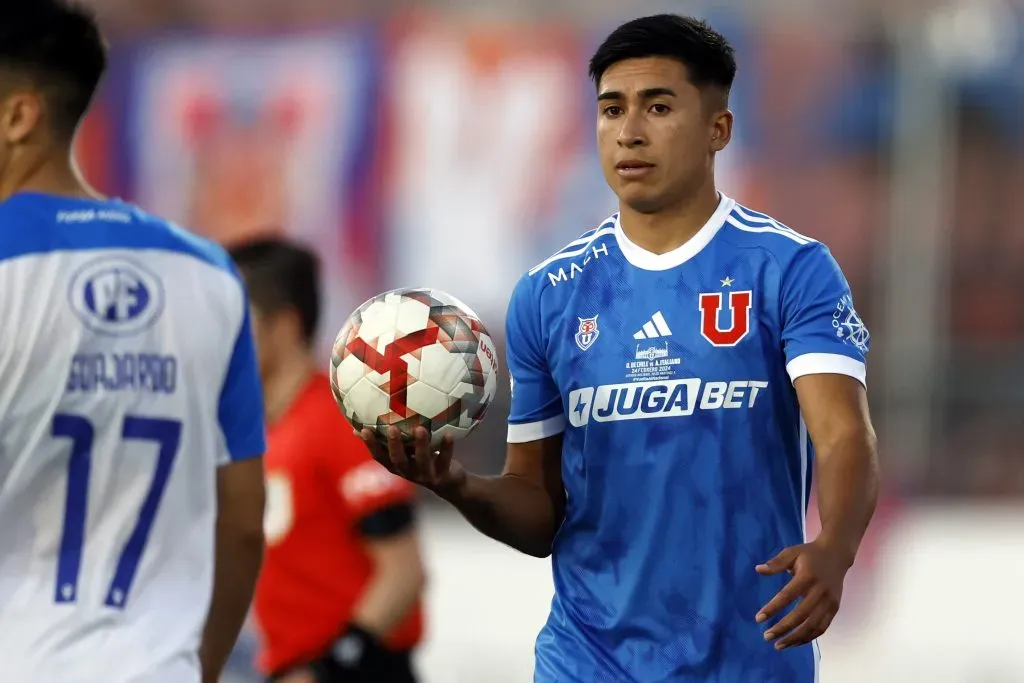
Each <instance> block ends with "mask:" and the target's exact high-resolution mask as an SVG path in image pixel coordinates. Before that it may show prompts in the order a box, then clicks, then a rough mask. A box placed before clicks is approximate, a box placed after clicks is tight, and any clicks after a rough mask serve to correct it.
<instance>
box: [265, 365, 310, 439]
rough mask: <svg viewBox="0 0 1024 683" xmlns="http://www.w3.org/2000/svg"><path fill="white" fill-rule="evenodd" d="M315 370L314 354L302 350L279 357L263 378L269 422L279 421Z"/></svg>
mask: <svg viewBox="0 0 1024 683" xmlns="http://www.w3.org/2000/svg"><path fill="white" fill-rule="evenodd" d="M314 372H315V363H314V362H313V357H312V354H310V353H309V352H308V351H305V350H301V351H296V352H295V353H292V354H289V355H288V356H286V357H284V358H282V359H279V362H278V363H277V364H276V366H275V368H274V370H273V371H272V372H268V373H266V375H265V376H264V378H263V402H264V407H265V409H266V415H267V422H270V423H274V422H277V420H279V419H280V418H281V417H282V416H283V415H284V414H285V413H286V412H288V409H289V408H291V406H292V403H294V402H295V399H296V398H297V397H298V395H299V392H301V391H302V389H303V387H305V386H306V383H307V382H308V381H309V378H310V377H312V375H313V373H314Z"/></svg>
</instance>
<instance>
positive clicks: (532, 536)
mask: <svg viewBox="0 0 1024 683" xmlns="http://www.w3.org/2000/svg"><path fill="white" fill-rule="evenodd" d="M442 497H443V498H444V499H445V500H447V501H448V502H450V503H451V504H452V505H454V506H455V508H456V509H457V510H458V511H459V512H461V513H462V516H463V517H465V518H466V519H467V520H468V521H469V523H470V524H472V525H473V526H474V527H476V528H477V529H478V530H479V531H481V532H482V533H484V534H486V535H487V536H490V537H491V538H493V539H495V540H497V541H501V542H502V543H504V544H506V545H508V546H511V547H513V548H515V549H516V550H518V551H520V552H523V553H526V554H527V555H533V556H534V557H547V556H548V555H550V554H551V544H552V543H553V541H554V538H555V532H556V531H558V526H559V524H561V521H562V514H563V511H562V510H561V509H559V508H558V506H556V504H555V503H554V502H553V501H552V499H551V496H550V495H548V492H547V491H545V490H544V488H543V487H541V486H538V485H536V484H534V483H533V482H531V481H529V480H527V479H525V478H523V477H519V476H516V475H512V474H504V475H501V476H499V477H479V476H475V475H468V476H467V477H466V481H465V483H464V484H463V485H462V486H461V487H459V489H458V490H457V491H453V492H447V493H443V494H442Z"/></svg>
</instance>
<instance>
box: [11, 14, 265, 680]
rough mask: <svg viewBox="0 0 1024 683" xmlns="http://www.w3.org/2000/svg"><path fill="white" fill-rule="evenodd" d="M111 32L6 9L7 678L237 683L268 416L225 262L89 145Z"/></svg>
mask: <svg viewBox="0 0 1024 683" xmlns="http://www.w3.org/2000/svg"><path fill="white" fill-rule="evenodd" d="M106 61H107V53H106V47H105V44H104V41H103V38H102V36H101V34H100V31H99V27H98V26H97V24H96V21H95V19H94V17H93V16H92V14H91V13H90V12H89V11H88V10H86V9H84V8H82V7H80V6H78V5H76V4H74V3H70V2H62V1H58V0H33V1H32V2H22V3H6V4H5V5H4V9H2V10H0V225H2V226H3V227H2V229H0V320H3V322H4V328H3V329H4V332H3V334H4V335H5V336H4V339H3V341H2V342H0V520H2V523H0V644H2V649H3V656H2V657H0V680H3V681H46V682H47V683H65V682H69V683H70V682H72V681H105V682H107V683H128V681H147V682H150V683H199V681H200V680H202V681H204V683H215V681H217V680H218V679H219V677H220V673H221V670H222V669H223V667H224V662H225V660H226V659H227V656H228V654H229V653H230V652H231V649H232V647H233V646H234V644H235V641H236V639H237V637H238V633H239V630H240V629H241V627H242V624H243V621H244V619H245V615H246V613H247V611H248V609H249V605H250V603H251V600H252V595H253V588H254V585H255V582H256V576H257V574H258V572H259V567H260V562H261V559H262V555H263V547H264V542H263V512H264V509H263V500H264V473H263V464H262V455H263V451H264V448H265V445H266V444H265V433H264V421H263V399H262V393H261V387H260V381H259V373H258V368H257V365H256V352H255V350H254V347H253V338H252V331H251V325H250V318H249V306H248V302H247V300H246V296H245V289H244V286H243V284H242V282H241V279H240V278H239V276H238V273H237V271H236V270H235V269H234V267H233V265H232V263H231V260H230V259H229V258H228V255H227V254H226V253H225V252H224V250H223V249H221V248H220V247H218V246H216V245H214V244H212V243H210V242H208V241H206V240H203V239H200V238H198V237H196V236H194V235H191V234H189V233H186V232H184V231H183V230H181V229H180V228H177V227H175V226H174V225H172V224H170V223H168V222H167V221H164V220H162V219H160V218H157V217H155V216H151V215H149V214H147V213H145V212H143V211H141V210H140V209H138V208H137V207H135V206H132V205H130V204H126V203H124V202H121V201H119V200H112V199H107V198H104V197H101V196H99V195H98V194H96V193H95V192H94V191H93V190H92V189H91V188H90V187H88V185H87V184H86V183H85V182H84V181H83V180H82V178H81V177H80V176H79V173H78V169H77V167H76V165H75V163H74V161H73V160H72V158H71V149H72V144H73V141H74V139H75V137H76V132H77V130H78V127H79V124H80V122H81V120H82V117H83V115H84V114H85V112H86V111H87V109H88V108H89V105H90V102H91V100H92V98H93V95H94V92H95V90H96V88H97V85H98V83H99V81H100V79H101V77H102V75H103V73H104V71H105V69H106Z"/></svg>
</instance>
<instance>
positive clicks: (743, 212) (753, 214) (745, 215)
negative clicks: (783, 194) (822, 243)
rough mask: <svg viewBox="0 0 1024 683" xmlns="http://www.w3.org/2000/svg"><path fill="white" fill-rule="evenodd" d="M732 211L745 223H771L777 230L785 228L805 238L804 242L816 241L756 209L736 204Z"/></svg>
mask: <svg viewBox="0 0 1024 683" xmlns="http://www.w3.org/2000/svg"><path fill="white" fill-rule="evenodd" d="M734 211H735V212H736V214H737V215H738V216H739V217H740V218H742V219H743V220H744V221H745V222H747V223H754V224H757V225H771V226H773V227H775V228H778V229H779V230H785V231H787V232H791V233H793V234H794V235H796V236H797V237H799V238H801V239H803V240H805V241H806V242H816V241H817V240H815V239H814V238H813V237H808V236H807V235H801V234H800V233H798V232H797V231H796V230H794V229H793V228H791V227H789V226H788V225H786V224H784V223H780V222H779V221H777V220H775V219H774V218H772V217H771V216H769V215H767V214H763V213H759V212H757V211H753V210H751V209H748V208H746V207H745V206H741V205H739V204H737V205H736V206H735V207H734Z"/></svg>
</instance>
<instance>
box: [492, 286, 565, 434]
mask: <svg viewBox="0 0 1024 683" xmlns="http://www.w3.org/2000/svg"><path fill="white" fill-rule="evenodd" d="M535 284H536V282H534V281H532V280H531V279H530V278H529V276H525V277H523V278H522V279H521V280H520V281H519V284H517V285H516V288H515V290H514V291H513V292H512V299H511V300H510V301H509V305H508V315H507V316H506V318H505V343H506V349H507V350H506V353H507V360H506V362H507V363H508V371H509V376H510V381H511V385H512V408H511V410H510V412H509V417H508V442H509V443H526V442H528V441H536V440H538V439H544V438H547V437H549V436H554V435H556V434H560V433H561V432H563V431H564V430H565V412H564V410H563V409H562V397H561V394H560V392H559V391H558V387H557V386H556V385H555V380H554V378H553V377H552V376H551V371H550V370H549V367H548V362H547V357H546V354H545V352H544V341H543V335H542V334H541V319H540V314H539V311H538V305H537V304H538V302H537V300H536V292H535V291H534V287H533V286H534V285H535Z"/></svg>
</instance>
